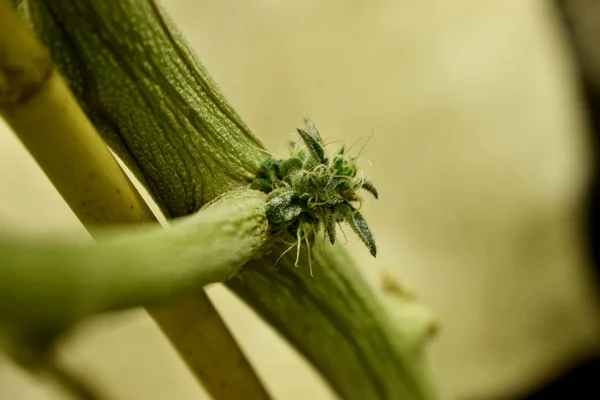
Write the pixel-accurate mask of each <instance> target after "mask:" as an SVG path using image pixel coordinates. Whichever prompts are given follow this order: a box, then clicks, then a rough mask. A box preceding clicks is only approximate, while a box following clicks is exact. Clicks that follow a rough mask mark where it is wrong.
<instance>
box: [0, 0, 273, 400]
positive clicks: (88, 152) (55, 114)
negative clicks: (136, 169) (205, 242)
mask: <svg viewBox="0 0 600 400" xmlns="http://www.w3.org/2000/svg"><path fill="white" fill-rule="evenodd" d="M0 54H1V56H0V113H1V114H2V116H3V117H4V118H5V119H6V120H7V122H8V123H9V125H10V126H11V127H12V128H13V130H14V131H15V132H16V133H17V135H18V136H19V138H20V139H21V141H22V142H23V143H24V144H25V146H26V147H27V148H28V150H29V151H30V152H31V153H32V155H33V156H34V157H35V159H36V161H37V162H38V163H39V164H40V166H41V167H42V169H43V170H44V172H45V173H46V175H48V177H49V178H50V180H51V181H52V183H53V184H54V185H55V187H56V188H57V189H58V191H59V192H60V194H61V195H62V196H63V198H64V199H65V201H66V202H67V203H68V204H69V206H70V207H71V208H72V209H73V211H74V212H75V214H76V215H77V217H78V218H79V219H80V220H81V222H82V223H83V224H84V225H85V226H86V228H87V229H88V230H90V231H91V232H92V233H93V232H94V228H95V226H97V225H103V224H131V223H141V222H155V221H156V220H155V218H154V216H153V215H152V213H151V212H150V210H149V209H148V207H147V205H146V204H145V202H144V201H143V199H142V198H141V196H140V195H139V193H138V192H137V191H136V190H135V188H134V187H133V185H132V184H131V182H130V181H129V179H128V178H127V177H126V175H125V174H124V172H123V171H122V170H121V168H120V167H119V165H118V164H117V162H116V160H115V159H114V157H113V156H112V154H110V152H109V150H108V149H107V148H106V146H105V144H104V142H103V141H102V139H101V138H100V137H99V136H98V134H97V133H96V131H95V129H94V127H93V126H92V125H91V124H90V121H89V120H88V119H87V117H86V116H85V114H84V113H83V112H82V111H81V109H80V107H79V105H78V102H77V100H75V98H74V97H73V95H72V94H71V92H70V91H69V89H68V87H67V86H66V85H65V83H64V82H63V79H62V78H61V76H60V75H59V74H58V73H57V71H56V70H55V68H54V67H53V64H52V62H51V60H50V56H49V54H48V53H47V51H46V49H44V47H43V46H42V45H41V44H40V43H38V41H37V40H36V39H35V38H34V36H33V35H32V34H31V32H30V31H29V30H28V29H26V27H25V26H23V24H22V22H21V21H20V20H19V18H18V17H17V16H16V14H15V12H14V10H13V9H12V8H11V5H10V4H9V3H8V0H0ZM70 72H72V73H75V74H76V73H77V72H76V71H70ZM190 309H195V310H197V315H196V316H195V318H193V319H190V312H189V310H190ZM148 311H149V313H150V315H151V316H152V317H153V319H154V320H155V321H156V322H157V323H158V325H159V326H160V327H161V329H162V330H163V332H165V334H166V335H167V337H168V338H169V339H170V340H171V342H172V344H173V345H174V347H175V348H176V349H177V350H178V351H179V353H180V354H181V356H182V358H183V359H184V360H185V361H186V363H187V364H188V366H189V367H190V369H191V370H192V372H193V373H194V374H195V375H196V377H197V378H198V380H199V381H201V382H202V384H203V385H204V387H205V388H206V389H207V391H208V392H209V393H210V394H211V395H212V396H213V397H214V398H215V399H223V400H227V399H238V398H242V397H243V396H246V395H250V396H252V397H253V398H256V399H267V398H268V397H269V396H268V395H267V393H266V390H265V389H264V387H263V386H262V384H261V383H260V380H259V379H258V377H257V376H256V374H255V373H254V371H253V369H252V367H251V366H250V364H249V363H248V361H247V360H246V358H245V356H244V354H243V353H242V351H241V349H240V348H239V346H238V345H237V343H236V342H235V339H234V338H233V336H232V335H231V333H230V332H229V330H228V329H227V326H226V325H225V324H224V322H223V320H222V319H221V318H220V316H219V314H218V313H217V311H216V310H215V309H214V306H213V305H212V303H211V302H210V300H209V298H208V297H207V296H206V294H205V293H204V292H203V291H198V292H196V293H195V294H193V295H191V296H189V297H186V298H181V299H178V300H177V301H175V302H173V303H170V302H167V303H165V304H163V305H161V306H160V307H158V308H157V309H156V312H154V309H153V308H152V307H150V308H148ZM191 328H193V329H191ZM211 348H219V349H221V352H220V353H219V354H215V353H214V352H212V351H210V349H211ZM190 349H194V350H195V351H190ZM217 367H218V368H217Z"/></svg>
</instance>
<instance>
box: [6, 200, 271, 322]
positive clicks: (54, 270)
mask: <svg viewBox="0 0 600 400" xmlns="http://www.w3.org/2000/svg"><path fill="white" fill-rule="evenodd" d="M264 197H265V195H264V194H262V193H260V192H256V191H253V190H239V191H232V192H229V193H227V194H226V195H224V196H222V197H221V198H219V199H218V201H216V202H215V203H213V204H211V205H210V206H208V207H206V209H202V210H201V211H199V212H198V213H196V214H194V215H191V216H189V217H185V218H183V219H182V220H180V221H177V222H175V223H174V224H172V226H170V227H168V228H165V229H161V228H160V227H158V226H156V227H147V228H143V229H139V228H138V229H126V230H124V231H123V232H120V233H119V234H117V235H113V236H109V237H107V239H106V240H104V241H102V242H100V243H85V244H70V245H69V244H63V245H56V244H53V245H32V244H16V243H6V242H4V243H0V265H1V266H2V268H0V282H2V285H0V299H1V301H0V316H1V317H0V321H3V322H10V323H13V324H19V325H26V326H34V327H40V326H41V327H42V328H45V327H44V326H43V325H44V324H55V323H57V322H65V323H66V322H74V321H76V320H78V319H80V318H82V317H84V316H87V315H90V314H94V313H97V312H101V311H107V310H117V309H124V308H129V307H135V306H140V305H150V304H156V303H160V302H163V301H165V300H167V299H169V298H172V297H175V296H179V295H182V294H186V293H193V292H195V291H198V290H199V289H200V288H202V287H203V286H205V285H207V284H210V283H214V282H221V281H224V280H227V279H228V278H230V277H231V276H232V275H234V274H235V273H237V272H238V270H239V268H240V267H241V266H242V265H243V264H244V263H246V262H247V261H248V260H249V259H250V258H251V257H253V256H254V255H255V254H256V252H257V250H258V249H259V248H260V247H261V246H262V245H263V244H264V243H265V241H266V238H267V232H268V223H267V220H266V217H265V214H264V205H265V202H264Z"/></svg>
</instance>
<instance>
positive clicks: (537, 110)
mask: <svg viewBox="0 0 600 400" xmlns="http://www.w3.org/2000/svg"><path fill="white" fill-rule="evenodd" d="M165 4H166V7H167V9H168V10H170V11H171V13H172V15H173V17H174V18H175V20H176V21H177V22H178V23H179V25H180V27H181V29H182V30H183V31H184V32H185V34H186V35H187V36H188V38H189V40H190V42H191V43H192V45H193V46H194V47H195V49H196V50H197V51H198V53H199V54H200V56H201V58H202V60H203V62H204V63H205V64H206V65H207V67H208V68H209V70H210V71H211V73H212V74H213V76H214V77H215V78H216V80H217V81H218V82H219V83H220V85H221V86H222V88H223V89H224V91H225V92H226V93H227V94H228V96H229V98H230V99H231V100H232V102H233V104H234V105H235V107H236V108H237V109H238V110H239V111H240V113H241V114H242V115H243V116H244V118H245V119H246V120H247V122H248V123H249V124H250V126H251V127H252V128H253V129H254V130H255V132H257V133H258V134H259V135H260V136H261V137H262V138H264V140H265V142H266V143H267V144H268V145H269V146H270V148H271V149H274V150H276V151H280V152H281V151H284V148H285V147H284V146H283V143H284V140H285V138H286V137H288V136H289V135H290V134H291V133H292V132H293V130H294V128H295V127H296V126H298V125H299V124H301V120H302V117H303V116H304V115H306V113H308V114H309V115H310V117H311V118H312V119H313V120H314V121H315V122H316V124H317V127H318V128H319V129H320V131H321V133H322V135H323V136H325V137H326V138H332V139H338V138H342V139H344V140H345V141H346V142H348V143H352V142H354V141H356V140H358V139H361V138H362V139H363V140H364V139H365V138H366V137H367V136H368V135H369V134H370V133H371V132H372V131H374V136H373V137H372V139H371V141H370V142H369V144H368V146H367V147H366V148H365V150H364V152H363V153H362V154H363V156H364V159H365V163H364V164H365V167H366V173H367V174H368V175H370V176H371V177H372V178H373V181H374V182H375V183H376V186H377V187H378V189H379V191H380V194H381V197H380V200H379V201H377V202H369V203H368V204H366V205H365V209H364V214H365V216H366V218H367V219H368V221H369V224H370V225H371V226H372V230H373V231H374V232H375V233H376V235H377V239H378V243H379V246H380V249H381V250H380V255H379V256H378V258H377V259H376V260H373V259H371V258H370V257H369V255H368V253H367V251H366V250H365V249H364V248H362V247H361V246H359V245H357V243H356V241H355V240H354V239H352V238H351V240H350V242H349V244H348V247H349V248H350V250H351V251H352V252H353V253H354V254H355V255H356V257H357V258H358V259H359V260H360V261H361V263H362V265H363V267H364V271H365V274H366V276H367V277H368V278H369V279H372V280H375V279H377V277H378V276H379V272H380V271H381V270H382V269H384V268H388V269H390V270H392V271H393V272H394V274H396V275H397V276H398V277H400V279H402V281H403V282H405V283H406V284H407V285H408V286H409V287H410V288H412V289H413V290H414V291H416V292H417V293H418V294H419V296H420V298H421V299H422V301H423V302H424V303H426V304H428V305H429V306H430V307H431V308H432V309H433V310H434V311H435V312H436V313H437V315H438V316H439V319H440V322H441V326H442V330H441V332H440V335H439V336H438V337H437V339H436V340H435V342H434V343H433V344H432V345H431V346H430V351H429V355H430V359H431V364H432V367H433V369H434V371H435V373H436V375H437V378H438V380H439V382H440V385H441V387H442V388H443V390H444V393H445V396H446V397H447V398H465V397H468V398H472V397H473V396H492V397H496V396H504V395H507V394H509V393H514V392H517V391H520V390H521V389H523V388H526V387H528V386H529V385H531V384H533V383H535V382H537V381H538V380H539V379H541V378H543V377H545V376H547V375H548V374H550V373H553V371H555V370H556V369H557V368H561V366H562V365H564V364H565V363H568V362H569V361H570V360H572V359H573V358H574V357H576V356H577V355H578V354H582V353H585V352H588V351H590V349H591V348H593V347H598V344H599V343H598V339H596V338H598V337H600V336H599V335H598V334H599V333H600V326H599V325H600V324H599V321H598V318H597V316H598V315H600V314H598V308H597V305H598V303H597V302H596V301H595V300H594V299H593V297H592V295H591V293H592V292H591V291H590V288H589V284H586V282H587V281H586V279H587V276H586V267H587V265H586V263H587V261H586V258H585V254H584V249H583V246H582V243H581V239H580V237H579V233H578V220H577V212H578V206H579V205H578V203H577V202H578V201H579V198H580V195H581V189H582V187H583V184H584V179H585V177H586V174H587V163H588V154H587V153H586V141H585V135H584V134H583V128H582V121H581V115H580V113H579V110H578V106H577V102H576V94H575V89H574V87H573V84H572V79H571V75H570V73H571V67H570V65H569V62H568V57H566V54H565V51H564V46H563V43H562V42H561V41H560V35H559V31H558V30H557V27H556V24H555V21H554V20H553V19H552V18H550V17H552V14H551V13H550V12H549V10H548V9H547V7H546V6H545V2H544V3H542V2H539V1H522V0H512V1H507V0H504V1H499V0H498V1H490V2H481V1H476V0H460V1H456V0H455V1H443V0H435V1H433V0H430V1H395V2H391V1H382V0H379V1H342V0H336V1H327V2H323V1H317V0H303V1H298V0H296V1H286V2H284V1H275V0H254V1H242V0H229V1H218V0H168V1H165ZM359 146H360V145H359ZM367 160H368V161H370V163H371V164H372V167H370V166H369V165H368V163H367V162H366V161H367ZM0 233H2V234H6V235H24V236H26V237H36V238H48V239H52V240H58V239H59V238H60V237H62V236H72V235H85V233H84V231H83V229H82V228H81V226H80V224H79V223H78V221H77V220H76V218H75V217H74V216H73V215H72V214H71V212H70V211H69V209H68V208H67V206H66V205H65V204H64V203H63V202H62V200H61V198H60V197H59V195H58V194H57V193H56V192H55V191H54V189H53V188H52V186H51V185H50V184H49V183H48V181H47V180H46V178H45V177H44V175H43V174H42V173H41V172H40V170H39V168H38V167H37V166H36V165H35V163H34V162H33V161H32V160H31V158H30V157H29V156H28V154H27V153H26V152H25V151H24V149H23V148H22V147H21V145H20V144H19V143H18V142H17V140H16V139H15V138H14V137H13V136H12V135H11V133H10V132H9V131H8V129H6V128H5V127H3V126H2V127H0ZM209 292H210V295H211V297H212V298H213V299H214V300H215V302H216V304H217V306H218V308H219V309H220V310H221V312H222V313H223V315H224V317H225V319H226V320H227V322H228V323H229V324H230V326H231V327H232V329H233V331H234V332H235V334H236V336H237V337H238V338H239V340H240V342H241V344H242V346H243V347H244V349H245V350H246V351H247V353H248V354H249V356H250V358H251V360H252V362H253V363H254V364H255V365H256V368H257V369H258V371H259V372H260V373H261V375H262V376H263V377H264V379H265V381H266V383H267V386H268V387H269V389H270V390H271V392H272V393H273V394H274V395H275V397H276V398H278V399H293V400H296V399H297V400H300V399H308V398H310V399H332V398H333V395H332V394H331V392H330V391H329V390H328V389H327V387H326V386H325V385H324V384H323V383H322V381H321V380H320V378H319V377H318V376H316V375H315V373H314V372H312V370H311V369H310V368H309V367H308V366H307V365H306V364H305V363H304V361H303V360H301V359H300V358H299V357H298V356H297V355H296V354H295V353H294V352H293V351H292V350H290V349H289V348H288V346H287V345H286V344H284V343H283V342H282V341H281V340H280V339H279V338H278V337H277V336H276V335H275V334H274V333H273V332H272V331H271V330H270V329H269V328H268V327H266V326H265V325H264V324H263V323H262V322H261V321H259V320H258V319H257V318H256V317H255V316H254V315H253V314H252V312H251V311H249V310H248V309H247V308H246V307H245V306H243V305H242V304H240V303H239V302H238V301H237V300H236V299H235V298H233V296H232V295H231V294H229V293H228V292H226V291H225V290H224V289H223V288H221V287H214V288H210V290H209ZM65 356H66V357H67V359H68V360H69V362H71V363H72V364H74V365H76V366H78V367H81V369H82V370H83V371H85V372H86V373H87V374H89V375H90V376H92V377H94V379H95V381H96V382H97V384H98V385H99V386H100V387H101V388H102V389H103V390H104V391H105V392H106V393H107V394H109V395H110V397H109V398H111V399H115V400H124V399H148V400H159V399H181V400H186V399H199V398H204V397H203V396H204V394H202V391H201V389H200V388H198V387H197V385H196V384H195V383H194V381H193V380H192V378H191V377H190V375H189V373H188V372H187V371H186V370H185V368H184V367H183V366H182V365H181V363H180V362H179V360H178V359H177V356H176V355H175V354H174V352H173V351H172V350H171V349H170V348H169V345H168V344H167V343H166V341H165V340H164V338H163V337H162V336H161V334H160V333H159V332H158V330H157V328H156V327H155V326H154V325H153V324H152V323H151V321H150V320H149V319H148V317H147V316H146V315H145V314H144V313H143V312H142V311H131V312H128V313H123V314H120V315H116V316H112V317H104V318H100V319H97V320H95V321H90V322H89V323H87V324H86V325H85V326H84V327H82V329H81V331H80V332H79V334H78V335H77V336H76V337H75V338H74V339H73V340H72V341H71V342H70V343H69V345H68V346H67V347H66V349H65ZM55 397H56V396H54V397H53V395H52V394H51V392H48V391H47V390H46V389H44V388H43V387H42V386H40V385H39V384H37V383H36V382H35V381H33V380H32V378H30V377H28V376H26V375H22V374H20V373H19V372H18V371H16V370H15V369H13V368H12V367H11V366H10V365H9V364H7V363H5V362H4V363H0V399H10V400H12V399H42V398H55Z"/></svg>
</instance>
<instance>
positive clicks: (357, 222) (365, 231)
mask: <svg viewBox="0 0 600 400" xmlns="http://www.w3.org/2000/svg"><path fill="white" fill-rule="evenodd" d="M348 222H349V223H350V226H351V227H352V229H353V230H354V232H355V233H356V234H357V235H358V237H359V238H360V240H362V242H363V243H364V244H365V246H367V248H368V249H369V252H370V253H371V255H372V256H373V257H376V256H377V246H376V245H375V239H374V238H373V234H372V233H371V230H370V229H369V226H368V225H367V221H365V219H364V218H363V216H362V214H361V213H360V212H358V211H356V212H355V213H354V214H353V215H352V217H351V218H350V219H349V221H348Z"/></svg>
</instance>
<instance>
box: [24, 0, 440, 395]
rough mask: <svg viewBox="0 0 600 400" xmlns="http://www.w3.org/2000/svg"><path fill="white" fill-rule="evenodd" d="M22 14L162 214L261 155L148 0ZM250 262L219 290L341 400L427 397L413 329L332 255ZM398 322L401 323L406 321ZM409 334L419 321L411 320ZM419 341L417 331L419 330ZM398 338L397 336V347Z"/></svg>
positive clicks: (210, 192) (217, 188)
mask: <svg viewBox="0 0 600 400" xmlns="http://www.w3.org/2000/svg"><path fill="white" fill-rule="evenodd" d="M31 4H32V7H31V8H32V18H33V21H34V25H35V27H36V29H37V31H38V32H39V34H40V36H41V37H42V39H43V40H44V42H45V43H46V44H47V45H48V46H49V48H50V49H51V51H52V54H53V57H54V59H55V60H56V62H57V63H58V64H59V66H60V68H61V71H63V73H64V74H65V75H66V76H67V77H68V79H69V84H70V85H71V88H72V90H73V91H74V93H75V94H76V96H77V97H78V99H79V100H80V102H81V104H82V105H83V107H84V109H85V110H86V112H87V113H88V115H89V116H90V118H91V120H92V121H93V123H94V124H95V125H96V127H97V129H98V130H99V132H100V133H101V135H102V136H103V137H104V138H105V140H106V141H107V142H108V143H109V144H110V145H111V147H112V148H113V149H114V151H116V152H117V153H118V154H119V156H120V157H121V158H122V159H123V160H124V161H125V162H126V163H127V165H128V166H129V167H130V168H131V169H132V170H133V171H134V172H135V173H136V175H137V176H138V177H139V178H140V180H141V181H142V182H143V183H144V184H145V185H146V187H147V188H148V189H149V191H150V192H151V193H152V194H153V196H154V198H155V199H156V201H157V203H158V204H159V205H160V206H161V208H162V209H163V211H164V212H165V214H166V215H167V216H169V217H176V216H180V215H185V214H189V213H191V212H194V211H195V210H196V209H197V208H198V207H199V206H200V205H201V204H202V203H203V202H205V201H207V200H209V199H211V198H212V197H213V196H216V195H217V194H219V193H221V192H222V191H226V190H229V189H231V188H232V187H236V186H240V185H245V184H247V183H248V181H249V180H250V179H251V178H253V177H254V175H255V173H256V171H257V170H258V166H259V164H260V162H261V161H262V160H263V159H264V158H265V153H264V151H263V150H262V149H261V144H260V142H259V140H258V139H256V138H255V137H254V135H253V134H252V133H251V131H250V130H249V128H248V127H247V126H246V125H245V124H244V123H243V122H242V120H241V118H240V117H239V116H238V115H237V114H236V113H235V111H234V110H233V108H232V107H231V105H230V104H229V103H228V102H227V101H226V100H225V98H224V96H223V95H222V93H221V92H220V91H219V89H218V88H217V86H216V84H215V83H214V82H213V81H212V80H211V78H210V77H209V75H208V73H207V72H206V70H205V69H204V67H203V66H202V65H201V64H200V63H199V62H198V60H197V59H196V57H195V56H194V55H193V52H192V51H191V50H190V48H189V46H188V45H187V43H186V41H185V40H184V38H183V37H182V35H181V34H180V33H179V31H178V30H177V29H176V28H175V26H174V24H173V23H172V22H171V21H170V20H169V18H168V17H167V15H166V14H165V12H164V10H163V9H162V8H161V7H160V6H159V5H158V4H157V3H156V1H153V0H124V1H120V2H118V3H115V2H111V3H107V2H105V1H100V0H89V1H82V0H73V1H64V0H63V1H60V0H59V1H56V0H52V1H51V0H33V1H31ZM286 248H287V246H286V245H281V246H280V247H278V248H276V249H274V251H273V252H272V253H271V255H270V256H269V257H267V258H265V259H263V260H261V261H256V262H253V263H251V264H250V265H249V268H245V269H244V270H243V272H242V275H241V277H242V279H241V280H239V281H238V280H232V281H230V282H228V286H229V287H230V288H231V289H232V290H233V291H234V292H235V293H236V294H237V295H238V296H240V297H241V298H242V299H243V300H244V301H246V302H247V303H248V304H250V305H251V306H252V307H253V308H254V309H255V310H256V311H257V312H258V313H259V314H260V315H261V316H262V317H263V318H265V319H266V320H267V321H268V322H269V323H271V324H272V325H273V326H274V327H275V328H276V329H277V330H279V331H280V332H281V333H282V334H283V335H284V337H286V338H287V340H288V341H290V342H291V343H292V344H293V345H294V346H295V347H296V348H297V349H298V350H299V351H300V352H301V353H302V354H304V355H305V356H306V358H307V359H308V360H310V361H311V362H312V364H313V365H314V366H315V367H316V368H317V369H318V370H319V371H320V372H321V373H322V374H323V376H324V377H325V378H326V379H327V381H328V382H329V383H330V384H331V385H332V387H333V388H334V389H335V390H336V391H337V392H338V394H339V395H340V396H341V397H342V398H344V399H361V400H362V399H430V398H435V397H436V394H435V393H434V391H433V389H432V385H431V383H430V379H429V376H428V373H427V371H426V368H425V367H424V366H423V359H422V345H423V343H424V342H425V340H424V339H423V340H416V339H415V337H414V335H415V333H414V332H416V331H419V329H416V330H413V331H412V333H410V334H409V331H410V329H403V328H402V327H399V326H397V323H398V320H397V318H396V317H394V316H392V315H391V313H390V312H389V310H387V309H386V306H385V305H384V304H383V302H382V299H381V298H380V297H378V296H376V294H375V293H374V292H373V291H372V290H371V289H370V288H369V287H368V285H367V284H366V283H365V282H364V280H363V279H362V277H361V275H360V273H359V272H358V269H357V267H356V265H355V264H354V263H353V262H352V261H351V259H350V258H349V257H348V256H347V254H346V253H345V252H344V251H343V250H342V249H340V248H337V247H331V246H323V247H322V248H321V250H319V251H318V253H319V255H318V256H317V260H318V265H315V266H313V269H314V270H315V277H314V278H311V277H310V276H309V274H308V266H307V260H306V257H305V256H303V257H302V260H301V267H302V268H294V266H293V264H294V257H293V256H291V255H290V256H289V257H288V256H286V257H283V258H282V259H281V260H280V261H279V264H278V266H277V267H274V264H275V259H276V258H277V257H278V256H279V255H280V254H281V253H282V252H283V251H284V250H285V249H286ZM407 319H408V318H404V319H403V321H404V323H407V322H406V321H407ZM415 321H416V322H415V326H421V327H422V326H423V325H427V324H428V323H430V322H431V321H429V322H427V321H425V322H424V321H423V320H422V319H421V317H415ZM420 331H421V332H423V335H424V338H425V336H426V333H425V332H428V329H421V330H420ZM405 339H406V340H405Z"/></svg>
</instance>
